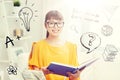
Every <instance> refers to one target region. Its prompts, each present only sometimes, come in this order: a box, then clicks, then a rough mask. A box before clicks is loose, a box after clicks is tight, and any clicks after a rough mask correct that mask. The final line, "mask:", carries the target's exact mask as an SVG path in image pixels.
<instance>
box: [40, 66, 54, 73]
mask: <svg viewBox="0 0 120 80" xmlns="http://www.w3.org/2000/svg"><path fill="white" fill-rule="evenodd" d="M41 69H42V71H43V73H44V74H45V75H47V74H51V73H53V72H51V71H50V70H48V69H47V67H43V68H41Z"/></svg>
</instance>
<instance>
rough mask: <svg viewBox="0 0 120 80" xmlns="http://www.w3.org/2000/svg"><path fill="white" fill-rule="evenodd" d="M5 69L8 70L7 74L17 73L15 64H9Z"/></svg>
mask: <svg viewBox="0 0 120 80" xmlns="http://www.w3.org/2000/svg"><path fill="white" fill-rule="evenodd" d="M7 71H8V74H9V75H11V74H14V75H17V67H15V66H12V65H10V66H9V67H8V68H7Z"/></svg>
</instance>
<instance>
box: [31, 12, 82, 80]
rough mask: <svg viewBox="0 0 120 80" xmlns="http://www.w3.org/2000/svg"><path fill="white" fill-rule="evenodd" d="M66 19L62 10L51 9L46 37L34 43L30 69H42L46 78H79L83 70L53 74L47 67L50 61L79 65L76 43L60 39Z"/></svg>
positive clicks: (47, 18) (76, 79)
mask: <svg viewBox="0 0 120 80" xmlns="http://www.w3.org/2000/svg"><path fill="white" fill-rule="evenodd" d="M63 27H64V19H63V16H62V14H61V13H60V12H58V11H56V10H52V11H49V12H48V13H47V14H46V17H45V28H46V30H47V36H46V39H43V40H40V41H38V42H36V43H34V44H33V46H32V51H31V54H30V58H29V69H32V70H42V71H43V72H44V74H45V76H46V80H65V79H66V80H79V76H80V73H81V71H77V72H76V73H75V74H72V73H70V72H68V75H69V77H67V78H65V77H64V76H60V75H56V74H52V72H50V71H49V70H48V69H47V68H46V67H47V66H48V65H49V64H50V62H58V63H63V64H67V65H72V66H78V60H77V52H76V51H77V48H76V45H75V44H73V43H71V42H68V41H63V40H61V39H60V37H59V36H60V33H61V31H62V29H63Z"/></svg>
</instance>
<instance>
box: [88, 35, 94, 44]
mask: <svg viewBox="0 0 120 80" xmlns="http://www.w3.org/2000/svg"><path fill="white" fill-rule="evenodd" d="M88 36H89V37H90V38H92V39H90V40H89V43H88V45H89V46H92V42H93V41H94V40H95V39H96V38H95V36H94V35H92V34H88Z"/></svg>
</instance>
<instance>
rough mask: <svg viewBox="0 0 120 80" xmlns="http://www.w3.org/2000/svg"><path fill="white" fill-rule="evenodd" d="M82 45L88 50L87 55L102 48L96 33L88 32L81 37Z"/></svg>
mask: <svg viewBox="0 0 120 80" xmlns="http://www.w3.org/2000/svg"><path fill="white" fill-rule="evenodd" d="M80 43H81V44H82V46H83V47H84V48H86V49H87V50H88V51H87V53H91V52H92V51H93V50H95V49H97V48H98V47H99V46H100V44H101V39H100V37H99V36H98V35H97V34H96V33H93V32H86V33H84V34H82V36H81V37H80Z"/></svg>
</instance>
